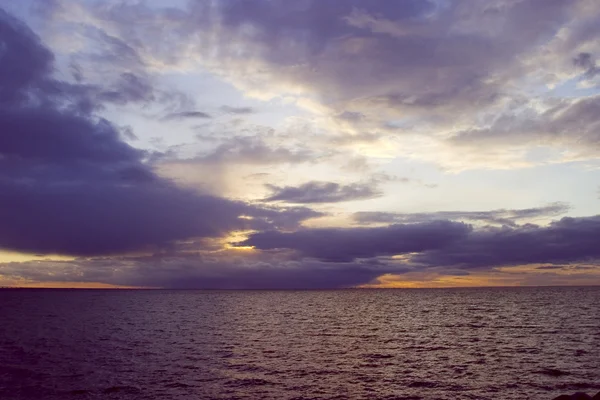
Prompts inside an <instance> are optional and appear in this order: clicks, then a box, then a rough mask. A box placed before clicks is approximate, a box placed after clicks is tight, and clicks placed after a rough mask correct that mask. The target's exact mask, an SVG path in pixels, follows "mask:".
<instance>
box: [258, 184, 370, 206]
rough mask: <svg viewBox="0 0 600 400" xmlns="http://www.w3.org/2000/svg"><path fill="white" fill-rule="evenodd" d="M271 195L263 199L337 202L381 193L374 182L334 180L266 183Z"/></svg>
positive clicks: (303, 202)
mask: <svg viewBox="0 0 600 400" xmlns="http://www.w3.org/2000/svg"><path fill="white" fill-rule="evenodd" d="M267 186H268V187H269V188H270V189H271V190H272V191H273V193H272V195H271V196H269V197H267V198H266V199H265V201H283V202H287V203H300V204H310V203H339V202H344V201H352V200H365V199H372V198H375V197H379V196H381V195H382V193H381V192H380V191H379V190H377V188H376V187H375V185H374V183H353V184H350V185H340V184H339V183H335V182H317V181H312V182H307V183H304V184H302V185H300V186H297V187H294V186H284V187H279V186H275V185H267Z"/></svg>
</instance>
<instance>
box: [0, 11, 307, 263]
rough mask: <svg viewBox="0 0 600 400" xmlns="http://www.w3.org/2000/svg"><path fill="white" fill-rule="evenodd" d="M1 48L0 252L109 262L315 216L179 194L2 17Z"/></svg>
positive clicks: (36, 44) (39, 48) (28, 37)
mask: <svg viewBox="0 0 600 400" xmlns="http://www.w3.org/2000/svg"><path fill="white" fill-rule="evenodd" d="M0 45H1V48H2V53H0V57H1V60H0V132H2V133H1V134H0V219H1V220H2V225H1V226H0V247H2V248H4V249H10V250H18V251H23V252H33V253H57V254H69V255H86V256H87V255H98V254H112V253H118V252H126V251H134V250H145V249H152V248H156V247H162V246H167V245H169V244H170V243H172V242H173V241H177V240H182V239H186V238H190V237H220V236H224V235H226V234H227V232H229V231H231V230H243V229H253V228H256V227H261V228H265V227H271V226H273V225H279V224H280V225H281V226H282V227H283V226H286V227H290V226H295V225H297V224H298V222H299V221H300V220H302V219H303V218H306V217H308V216H314V215H315V214H316V213H314V212H312V211H311V210H307V209H290V210H289V212H288V214H286V213H285V212H279V211H277V210H275V209H258V208H256V207H252V206H248V205H246V204H244V203H240V202H235V201H230V200H226V199H223V198H218V197H214V196H208V195H201V194H199V193H197V192H194V191H192V190H186V189H181V188H179V187H177V186H175V185H174V184H173V183H172V182H170V181H168V180H166V179H163V178H161V177H159V176H158V175H156V174H155V173H154V171H153V170H152V169H151V168H150V167H149V166H148V165H147V164H146V163H145V162H144V160H145V158H146V157H147V156H148V154H147V153H145V152H144V151H141V150H137V149H134V148H133V147H131V146H129V145H128V144H126V143H124V142H122V141H121V140H120V138H119V132H118V130H117V128H116V127H115V126H114V125H113V124H112V123H111V122H109V121H107V120H105V119H103V118H100V117H97V116H96V115H94V114H93V112H92V111H93V110H94V109H97V108H98V107H96V105H97V104H96V102H98V101H101V99H100V100H99V99H97V98H95V97H92V98H90V97H89V96H88V95H89V92H87V91H86V90H80V89H85V88H81V87H79V86H78V85H73V84H66V83H64V82H61V81H58V80H55V79H54V78H53V77H52V76H51V72H52V69H53V55H52V53H51V52H50V51H49V50H47V49H46V48H45V47H44V46H43V45H42V44H41V43H40V41H39V39H38V37H36V36H35V34H33V32H31V30H29V29H28V28H27V27H26V26H24V25H23V24H22V23H20V22H19V21H17V20H15V19H14V18H12V17H10V16H9V15H7V14H6V13H4V12H1V11H0ZM90 105H91V106H90ZM303 210H304V211H303ZM242 215H244V216H251V217H253V218H252V219H248V218H239V217H240V216H242ZM317 215H318V214H317Z"/></svg>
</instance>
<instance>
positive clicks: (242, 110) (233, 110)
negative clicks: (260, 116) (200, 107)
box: [221, 106, 256, 115]
mask: <svg viewBox="0 0 600 400" xmlns="http://www.w3.org/2000/svg"><path fill="white" fill-rule="evenodd" d="M221 110H223V111H225V112H226V113H228V114H237V115H247V114H254V113H255V112H256V111H255V110H254V108H252V107H231V106H222V107H221Z"/></svg>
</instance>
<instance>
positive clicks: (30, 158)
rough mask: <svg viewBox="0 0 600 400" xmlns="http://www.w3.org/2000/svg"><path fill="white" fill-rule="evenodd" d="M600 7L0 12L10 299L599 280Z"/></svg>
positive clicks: (4, 231) (185, 6) (534, 1)
mask: <svg viewBox="0 0 600 400" xmlns="http://www.w3.org/2000/svg"><path fill="white" fill-rule="evenodd" d="M599 57H600V2H598V1H597V0H489V1H479V0H347V1H339V0H296V1H287V0H178V1H174V0H146V1H144V0H101V1H100V0H22V1H18V2H17V1H14V0H0V221H1V222H0V286H21V287H98V288H110V287H116V288H118V287H127V288H131V287H143V288H172V289H180V288H181V289H190V288H199V289H328V288H348V287H365V288H378V287H407V288H413V287H415V288H416V287H454V286H461V287H462V286H531V285H600V215H599V209H600V208H599V206H600V198H599V196H600V61H598V58H599Z"/></svg>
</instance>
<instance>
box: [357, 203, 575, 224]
mask: <svg viewBox="0 0 600 400" xmlns="http://www.w3.org/2000/svg"><path fill="white" fill-rule="evenodd" d="M567 211H569V205H568V204H564V203H553V204H549V205H547V206H544V207H537V208H525V209H520V210H506V209H501V210H492V211H437V212H431V213H389V212H376V211H372V212H357V213H355V214H354V215H353V218H354V220H355V221H356V222H358V223H360V224H369V223H385V224H398V223H417V222H426V221H434V220H459V221H477V222H481V223H484V224H500V225H508V226H513V227H514V226H517V224H518V223H520V222H522V221H529V220H532V219H537V218H550V217H556V216H558V215H561V214H565V213H566V212H567Z"/></svg>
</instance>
